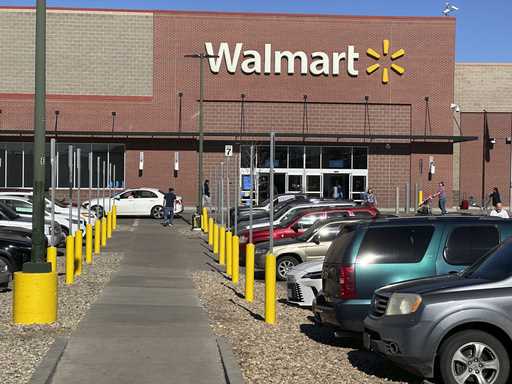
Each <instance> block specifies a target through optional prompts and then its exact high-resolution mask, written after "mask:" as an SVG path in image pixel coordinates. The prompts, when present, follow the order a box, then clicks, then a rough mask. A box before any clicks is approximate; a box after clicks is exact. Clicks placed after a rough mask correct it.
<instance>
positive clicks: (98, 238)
mask: <svg viewBox="0 0 512 384" xmlns="http://www.w3.org/2000/svg"><path fill="white" fill-rule="evenodd" d="M100 244H101V220H100V219H97V220H96V223H95V224H94V254H95V255H99V254H100Z"/></svg>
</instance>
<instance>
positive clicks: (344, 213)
mask: <svg viewBox="0 0 512 384" xmlns="http://www.w3.org/2000/svg"><path fill="white" fill-rule="evenodd" d="M333 217H348V212H347V211H329V212H327V218H328V219H331V218H333Z"/></svg>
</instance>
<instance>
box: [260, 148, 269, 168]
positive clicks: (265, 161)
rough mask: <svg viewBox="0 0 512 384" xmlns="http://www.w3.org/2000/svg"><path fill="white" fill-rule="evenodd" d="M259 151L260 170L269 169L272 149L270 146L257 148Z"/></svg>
mask: <svg viewBox="0 0 512 384" xmlns="http://www.w3.org/2000/svg"><path fill="white" fill-rule="evenodd" d="M257 151H258V168H269V166H270V149H269V147H268V146H259V147H257Z"/></svg>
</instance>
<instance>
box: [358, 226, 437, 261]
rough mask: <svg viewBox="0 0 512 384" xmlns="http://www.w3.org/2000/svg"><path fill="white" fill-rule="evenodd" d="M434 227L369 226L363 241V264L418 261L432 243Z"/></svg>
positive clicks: (361, 256)
mask: <svg viewBox="0 0 512 384" xmlns="http://www.w3.org/2000/svg"><path fill="white" fill-rule="evenodd" d="M433 233H434V227H432V226H408V227H384V228H369V229H368V230H367V231H366V234H365V236H364V238H363V241H362V242H361V246H360V248H359V253H358V255H357V262H358V263H361V264H389V263H417V262H419V261H420V260H421V259H422V258H423V255H424V254H425V251H426V250H427V248H428V245H429V244H430V240H431V239H432V234H433Z"/></svg>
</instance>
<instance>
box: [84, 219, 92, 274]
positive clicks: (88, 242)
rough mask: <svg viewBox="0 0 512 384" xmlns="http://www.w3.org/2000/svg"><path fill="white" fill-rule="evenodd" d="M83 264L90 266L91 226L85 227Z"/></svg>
mask: <svg viewBox="0 0 512 384" xmlns="http://www.w3.org/2000/svg"><path fill="white" fill-rule="evenodd" d="M85 262H86V263H87V264H88V265H91V264H92V225H91V224H87V225H86V226H85Z"/></svg>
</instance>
